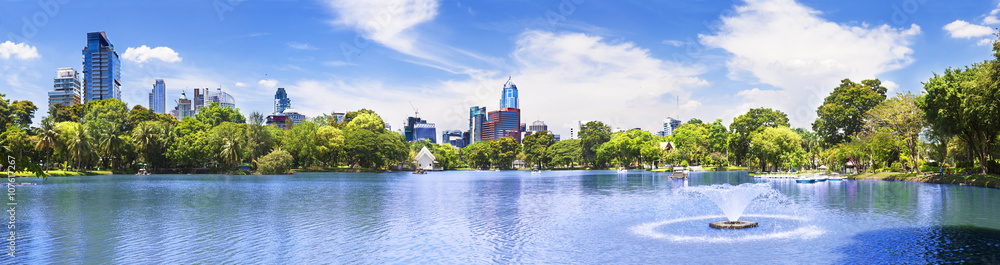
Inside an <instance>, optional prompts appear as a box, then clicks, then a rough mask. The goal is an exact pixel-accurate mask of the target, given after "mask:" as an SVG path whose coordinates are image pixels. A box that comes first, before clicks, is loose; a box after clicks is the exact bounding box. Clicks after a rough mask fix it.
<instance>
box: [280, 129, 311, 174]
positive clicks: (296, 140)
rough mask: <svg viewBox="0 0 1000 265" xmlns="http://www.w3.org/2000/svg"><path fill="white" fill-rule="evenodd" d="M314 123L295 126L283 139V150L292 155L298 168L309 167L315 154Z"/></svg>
mask: <svg viewBox="0 0 1000 265" xmlns="http://www.w3.org/2000/svg"><path fill="white" fill-rule="evenodd" d="M317 129H318V128H317V127H316V124H315V123H312V122H309V121H305V122H302V123H300V124H298V125H296V126H295V127H294V128H292V130H290V131H289V132H288V138H286V139H285V142H284V145H283V146H284V149H285V150H287V151H288V153H289V154H291V155H292V158H294V160H295V165H297V166H299V167H309V163H310V162H311V161H313V157H314V155H315V154H316V145H317V144H316V131H317Z"/></svg>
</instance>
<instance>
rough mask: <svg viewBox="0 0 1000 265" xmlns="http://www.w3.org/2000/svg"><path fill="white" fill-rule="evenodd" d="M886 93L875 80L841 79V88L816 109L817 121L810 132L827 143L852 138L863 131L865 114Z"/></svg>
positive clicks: (880, 83)
mask: <svg viewBox="0 0 1000 265" xmlns="http://www.w3.org/2000/svg"><path fill="white" fill-rule="evenodd" d="M885 92H886V88H885V87H884V86H882V81H879V80H878V79H868V80H864V81H861V84H858V83H854V82H852V81H851V80H850V79H844V80H841V81H840V86H838V87H837V88H834V89H833V92H831V93H830V95H829V96H827V97H826V99H824V100H823V105H821V106H820V107H819V109H817V110H816V114H817V115H819V118H817V119H816V121H815V122H813V124H812V127H813V131H815V132H816V133H817V134H819V135H820V136H821V137H823V139H824V141H825V142H826V143H827V144H831V145H833V144H838V143H842V142H845V141H850V140H851V138H850V137H851V136H852V135H854V134H855V133H858V132H860V131H861V130H862V129H863V126H864V118H865V117H864V115H865V113H867V112H868V110H870V109H872V108H874V107H875V106H878V104H879V103H881V102H882V101H883V100H885Z"/></svg>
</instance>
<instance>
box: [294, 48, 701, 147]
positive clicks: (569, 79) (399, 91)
mask: <svg viewBox="0 0 1000 265" xmlns="http://www.w3.org/2000/svg"><path fill="white" fill-rule="evenodd" d="M510 58H512V61H511V64H512V67H513V69H514V70H512V71H511V72H504V73H502V74H501V73H500V72H498V71H479V72H470V73H468V75H469V76H470V77H469V78H467V79H456V80H445V81H442V82H441V83H429V84H402V85H396V84H383V83H382V81H379V80H363V79H353V80H352V79H348V80H342V79H334V78H331V79H330V80H301V81H298V82H295V83H294V84H289V85H284V86H285V88H286V90H288V93H289V95H290V97H292V105H293V106H294V107H295V108H296V109H297V110H299V111H303V113H305V114H306V115H316V114H319V113H323V112H325V113H329V112H331V111H345V110H356V109H359V108H369V109H372V110H375V111H376V112H377V113H379V115H381V116H382V118H383V119H384V120H385V121H386V122H389V123H390V124H391V125H392V127H393V128H394V129H397V128H400V126H401V125H402V121H404V119H405V118H406V116H407V115H412V114H413V110H412V109H411V108H410V104H409V103H408V101H412V103H413V105H415V106H416V107H417V108H418V109H420V114H421V117H422V118H425V119H427V120H428V121H430V122H434V123H436V124H437V128H438V130H439V131H441V130H446V129H447V130H453V129H461V130H466V129H467V128H468V122H469V121H468V111H469V107H472V106H485V107H486V108H487V110H488V111H495V110H497V108H498V102H499V99H500V92H501V89H502V87H503V84H504V82H506V80H507V73H510V75H512V76H513V78H512V81H513V82H514V83H515V84H517V85H518V89H519V96H520V107H521V110H522V112H521V113H522V117H521V121H522V122H526V123H530V122H531V121H534V120H537V119H540V120H543V121H546V122H547V123H548V125H549V127H550V129H552V130H554V131H555V132H556V133H560V134H562V135H563V137H569V135H568V134H569V126H570V125H572V124H574V123H575V121H577V120H583V121H589V120H600V121H604V122H605V123H609V124H611V125H612V126H616V127H622V128H635V127H641V128H646V129H651V130H654V131H655V130H657V129H658V128H661V127H662V124H658V121H659V120H660V119H662V118H664V117H666V116H669V115H673V114H674V113H675V112H674V111H675V109H677V106H675V104H674V95H678V96H680V98H681V100H682V102H681V103H682V104H683V106H681V107H680V109H681V110H680V111H681V112H682V113H683V114H685V115H686V116H687V117H690V116H692V115H693V114H695V113H699V112H703V111H704V110H703V109H701V103H700V102H697V101H691V100H688V99H689V98H690V95H691V93H692V91H693V90H695V89H699V88H702V87H704V86H706V85H707V84H708V82H707V81H705V80H702V79H700V78H698V77H696V76H697V75H698V74H701V71H700V70H697V69H691V68H685V67H681V66H679V65H677V64H675V63H673V62H669V61H663V60H660V59H657V58H654V57H653V56H652V55H651V54H650V52H649V50H647V49H644V48H641V47H637V46H636V45H635V44H633V43H630V42H622V41H619V40H606V39H604V38H601V37H598V36H591V35H586V34H581V33H552V32H544V31H528V32H525V33H523V34H521V35H519V36H518V41H517V42H516V48H515V50H514V51H512V53H511V54H510ZM306 95H308V96H306ZM554 103H560V104H554ZM563 103H566V104H563ZM637 113H641V115H637ZM650 117H658V118H650Z"/></svg>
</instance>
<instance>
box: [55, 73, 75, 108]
mask: <svg viewBox="0 0 1000 265" xmlns="http://www.w3.org/2000/svg"><path fill="white" fill-rule="evenodd" d="M52 81H53V84H52V88H53V91H49V109H51V108H52V107H53V106H55V105H63V106H72V105H76V104H80V103H82V102H83V101H82V100H83V85H82V84H81V82H80V72H77V71H76V70H73V68H59V69H56V77H55V78H53V79H52Z"/></svg>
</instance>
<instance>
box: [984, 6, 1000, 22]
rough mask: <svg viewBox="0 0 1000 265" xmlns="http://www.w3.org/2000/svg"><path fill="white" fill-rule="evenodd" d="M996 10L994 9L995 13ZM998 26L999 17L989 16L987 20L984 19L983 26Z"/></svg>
mask: <svg viewBox="0 0 1000 265" xmlns="http://www.w3.org/2000/svg"><path fill="white" fill-rule="evenodd" d="M995 10H996V9H994V11H995ZM996 24H1000V19H997V16H987V17H986V18H983V25H996Z"/></svg>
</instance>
